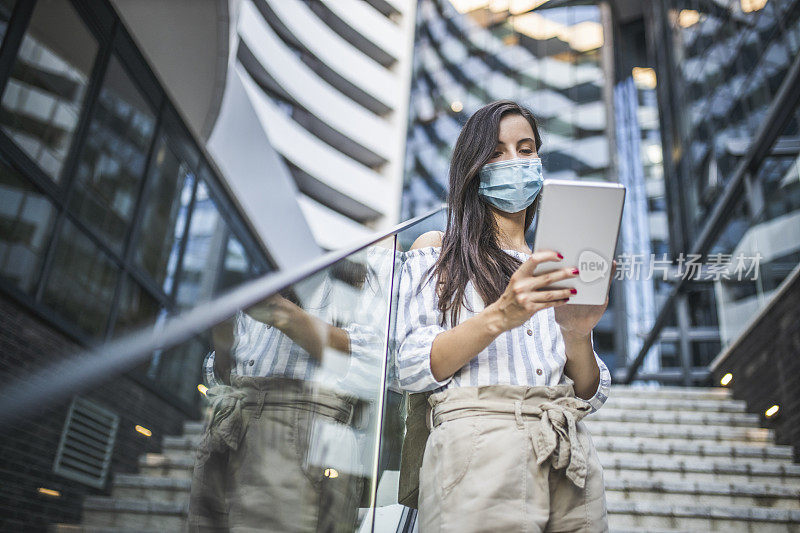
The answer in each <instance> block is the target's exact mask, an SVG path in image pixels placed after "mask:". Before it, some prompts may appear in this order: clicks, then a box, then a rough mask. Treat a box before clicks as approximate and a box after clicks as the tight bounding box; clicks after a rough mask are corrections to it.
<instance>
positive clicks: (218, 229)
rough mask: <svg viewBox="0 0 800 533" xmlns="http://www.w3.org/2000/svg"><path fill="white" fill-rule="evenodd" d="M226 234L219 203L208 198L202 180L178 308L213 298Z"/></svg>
mask: <svg viewBox="0 0 800 533" xmlns="http://www.w3.org/2000/svg"><path fill="white" fill-rule="evenodd" d="M227 232H228V230H227V227H226V224H225V222H224V220H223V219H222V217H220V214H219V210H218V209H217V206H216V202H214V200H213V198H211V197H210V196H209V193H208V187H207V186H206V184H205V183H204V182H202V181H200V182H199V183H198V184H197V197H196V198H195V203H194V211H193V212H192V219H191V222H190V224H189V230H188V233H187V236H186V238H187V241H186V251H185V252H184V255H183V265H182V267H181V275H180V282H179V285H178V291H177V297H176V301H177V303H178V305H179V306H181V307H191V306H193V305H194V304H196V303H197V302H199V301H203V300H205V299H208V298H209V297H210V296H212V295H213V293H214V289H215V286H216V283H217V276H218V274H219V269H220V266H221V265H222V254H223V253H224V245H225V236H226V235H227Z"/></svg>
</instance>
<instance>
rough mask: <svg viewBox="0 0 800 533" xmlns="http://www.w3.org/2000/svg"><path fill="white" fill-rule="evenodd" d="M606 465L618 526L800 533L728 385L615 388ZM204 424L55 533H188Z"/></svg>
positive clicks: (796, 516)
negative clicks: (193, 474) (197, 452)
mask: <svg viewBox="0 0 800 533" xmlns="http://www.w3.org/2000/svg"><path fill="white" fill-rule="evenodd" d="M585 421H586V424H587V426H588V427H589V429H590V431H591V433H592V439H593V441H594V444H595V447H596V448H597V453H598V455H599V456H600V460H601V462H602V464H603V467H604V472H605V482H606V499H607V502H608V513H609V526H610V528H611V530H612V531H615V532H622V531H637V532H648V533H655V532H678V531H725V532H728V531H730V532H737V531H758V532H759V533H762V532H763V533H768V532H773V531H774V532H789V531H791V532H800V465H797V464H793V463H792V449H791V448H790V447H789V446H775V445H773V444H772V440H773V435H772V432H771V431H769V430H767V429H762V428H759V427H758V426H759V417H758V415H752V414H748V413H746V412H745V405H744V402H740V401H735V400H732V399H731V398H730V394H729V391H728V390H727V389H700V388H673V387H671V388H662V389H658V390H647V389H636V388H631V387H621V386H614V387H613V388H612V391H611V394H610V397H609V399H608V401H607V402H606V404H605V405H604V406H603V408H602V409H600V410H599V411H597V412H596V413H594V414H592V415H590V416H589V417H587V418H586V419H585ZM202 430H203V427H202V424H201V423H199V422H189V423H187V424H186V425H185V427H184V435H182V436H179V437H165V438H164V443H163V448H164V453H162V454H147V455H145V456H143V457H141V458H140V460H139V469H140V474H138V475H128V474H125V475H122V474H117V475H116V476H115V477H114V480H113V488H112V493H111V497H89V498H86V500H85V502H84V507H83V523H82V524H81V525H79V526H68V525H58V526H54V527H53V528H52V530H53V531H59V532H67V531H93V532H100V531H104V532H105V531H107V532H111V531H124V530H127V531H159V532H161V531H180V530H181V529H182V527H183V525H184V522H185V518H186V512H187V506H188V500H189V487H190V480H191V472H192V467H193V465H194V450H195V445H196V443H197V442H199V439H200V435H201V433H202Z"/></svg>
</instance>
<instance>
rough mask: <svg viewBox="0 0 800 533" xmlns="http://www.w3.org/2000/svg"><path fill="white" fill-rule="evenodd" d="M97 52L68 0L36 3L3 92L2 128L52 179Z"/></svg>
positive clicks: (65, 149)
mask: <svg viewBox="0 0 800 533" xmlns="http://www.w3.org/2000/svg"><path fill="white" fill-rule="evenodd" d="M96 55H97V41H96V40H95V38H94V37H93V36H92V34H91V33H90V32H89V30H88V29H87V28H86V26H84V24H83V22H82V21H81V19H80V17H79V16H78V14H77V13H76V12H75V10H74V9H73V8H72V6H71V5H70V3H69V2H68V1H67V0H43V1H39V2H37V3H36V7H35V8H34V10H33V15H32V17H31V21H30V25H29V27H28V30H27V31H26V32H25V36H24V38H23V40H22V44H21V46H20V49H19V54H18V56H17V60H16V62H15V63H14V66H13V68H12V72H11V77H10V78H9V80H8V84H7V85H6V88H5V91H4V92H3V97H2V102H1V103H0V105H2V113H1V114H0V127H2V128H3V130H4V131H5V132H6V133H7V134H8V135H9V136H10V137H11V138H12V139H13V140H14V141H15V142H16V143H17V145H19V147H20V148H21V149H22V150H23V151H24V152H25V153H27V154H28V155H29V156H30V157H31V159H33V160H34V161H35V162H36V163H37V164H38V165H39V166H40V167H41V168H42V170H44V171H45V172H46V173H47V174H48V175H49V176H50V177H52V178H53V179H54V180H58V179H59V174H60V172H61V168H62V166H63V165H64V160H65V159H66V157H67V153H68V152H69V147H70V145H71V143H72V137H73V134H74V133H75V129H76V128H77V126H78V118H79V115H80V111H81V105H82V102H83V97H84V94H85V93H86V86H87V85H88V81H89V75H90V73H91V70H92V65H93V64H94V60H95V56H96Z"/></svg>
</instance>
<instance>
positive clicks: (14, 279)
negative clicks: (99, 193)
mask: <svg viewBox="0 0 800 533" xmlns="http://www.w3.org/2000/svg"><path fill="white" fill-rule="evenodd" d="M54 214H55V208H54V207H53V204H52V203H50V201H49V200H48V199H47V198H45V196H44V195H42V194H41V193H39V191H38V190H36V188H34V187H33V185H31V184H30V183H28V181H27V180H26V179H25V178H23V177H22V176H21V175H20V174H19V173H17V172H16V171H15V170H14V169H13V168H11V166H10V165H8V164H7V163H6V162H5V161H3V160H2V159H0V275H1V276H2V277H3V278H5V279H7V280H8V281H10V282H11V283H13V284H15V285H16V286H17V287H19V288H20V289H21V290H23V291H26V292H30V291H32V290H33V288H34V285H35V283H36V281H37V278H38V275H39V268H40V266H41V262H42V258H43V257H44V252H45V250H44V248H45V246H46V245H47V240H48V238H49V236H50V232H51V225H52V221H53V216H54Z"/></svg>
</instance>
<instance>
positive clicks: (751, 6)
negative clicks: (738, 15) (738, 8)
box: [742, 0, 767, 13]
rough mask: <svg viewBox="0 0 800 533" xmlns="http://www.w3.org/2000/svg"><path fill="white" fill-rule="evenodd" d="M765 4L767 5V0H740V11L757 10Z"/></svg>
mask: <svg viewBox="0 0 800 533" xmlns="http://www.w3.org/2000/svg"><path fill="white" fill-rule="evenodd" d="M765 5H767V0H742V11H744V12H745V13H750V12H752V11H758V10H759V9H761V8H763V7H764V6H765Z"/></svg>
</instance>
